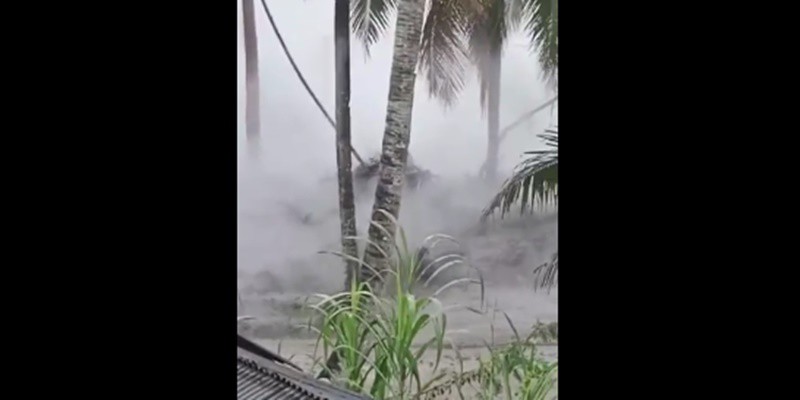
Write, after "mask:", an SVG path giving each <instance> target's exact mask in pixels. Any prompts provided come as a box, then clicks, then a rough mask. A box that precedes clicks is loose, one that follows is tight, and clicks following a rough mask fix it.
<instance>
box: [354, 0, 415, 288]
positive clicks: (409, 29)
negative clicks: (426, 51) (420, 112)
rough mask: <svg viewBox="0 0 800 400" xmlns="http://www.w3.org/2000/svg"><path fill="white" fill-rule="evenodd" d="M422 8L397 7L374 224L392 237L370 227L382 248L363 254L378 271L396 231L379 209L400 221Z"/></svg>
mask: <svg viewBox="0 0 800 400" xmlns="http://www.w3.org/2000/svg"><path fill="white" fill-rule="evenodd" d="M423 7H424V2H423V0H399V2H398V4H397V24H396V27H395V38H394V54H393V57H392V72H391V77H390V79H389V101H388V105H387V107H386V129H385V130H384V132H383V148H382V151H381V165H380V170H379V173H378V176H379V178H378V187H377V188H376V189H375V204H374V205H373V207H372V221H373V222H375V223H376V224H377V225H379V226H380V227H382V228H383V229H384V230H385V231H386V232H387V233H388V234H389V235H388V236H387V235H386V234H384V232H383V231H382V230H381V229H380V228H378V227H376V226H374V225H373V224H370V227H369V239H370V241H371V242H372V243H375V244H377V245H378V246H379V247H380V249H378V248H376V246H373V245H367V249H366V251H365V252H364V262H365V263H366V264H368V265H370V266H372V267H373V268H375V269H376V270H378V271H384V270H386V269H387V268H388V266H389V265H388V262H389V260H387V259H386V257H384V256H383V255H382V254H381V250H383V252H384V253H385V254H392V248H393V242H394V235H395V232H396V230H397V227H396V226H395V225H394V223H393V222H392V220H391V219H389V218H388V217H387V216H386V215H384V214H382V213H381V212H380V211H379V210H384V211H385V212H387V213H388V214H390V215H392V216H393V217H395V218H397V216H398V215H399V213H400V199H401V197H402V190H403V185H404V184H405V167H406V161H407V159H408V146H409V143H410V140H411V113H412V110H413V107H414V83H415V81H416V78H417V75H416V69H417V60H418V58H419V50H420V34H421V31H422V23H423ZM361 273H362V275H364V278H365V279H369V280H371V278H372V274H371V272H370V271H367V270H362V271H361Z"/></svg>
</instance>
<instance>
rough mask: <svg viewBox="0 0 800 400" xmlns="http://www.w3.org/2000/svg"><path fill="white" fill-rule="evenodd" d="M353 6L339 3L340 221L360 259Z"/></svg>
mask: <svg viewBox="0 0 800 400" xmlns="http://www.w3.org/2000/svg"><path fill="white" fill-rule="evenodd" d="M349 15H350V3H349V0H336V4H335V12H334V28H333V29H334V34H335V38H336V39H335V40H336V42H335V43H336V46H335V48H336V166H337V168H338V172H339V179H338V180H339V222H340V224H341V233H342V252H343V253H344V254H345V255H347V256H350V257H352V258H353V259H357V258H358V246H357V244H356V241H355V236H356V205H355V200H354V199H353V197H354V195H353V171H352V159H351V158H350V19H349ZM345 268H346V270H345V271H346V273H345V275H346V279H345V283H344V287H345V290H348V289H349V288H350V284H351V282H352V280H353V278H354V276H355V274H356V273H357V271H358V270H357V268H358V264H357V263H356V262H354V261H353V260H347V261H346V262H345Z"/></svg>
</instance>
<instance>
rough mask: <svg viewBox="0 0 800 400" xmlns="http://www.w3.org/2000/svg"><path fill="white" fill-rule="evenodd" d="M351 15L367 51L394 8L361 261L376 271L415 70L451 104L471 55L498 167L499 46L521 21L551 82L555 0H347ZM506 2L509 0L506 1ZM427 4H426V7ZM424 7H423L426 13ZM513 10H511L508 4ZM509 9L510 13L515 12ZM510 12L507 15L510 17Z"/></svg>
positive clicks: (398, 184) (397, 186) (387, 240)
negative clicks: (381, 128) (388, 77)
mask: <svg viewBox="0 0 800 400" xmlns="http://www.w3.org/2000/svg"><path fill="white" fill-rule="evenodd" d="M352 1H353V12H352V13H351V22H352V25H353V30H354V31H355V34H356V36H357V37H359V38H360V39H361V40H362V42H363V43H364V46H365V48H366V49H367V50H368V49H369V46H370V45H371V44H373V43H375V42H376V41H377V40H378V39H379V38H380V36H381V35H382V33H383V32H384V31H385V30H386V29H387V28H388V26H389V23H390V15H391V12H392V11H393V10H394V9H397V26H396V28H395V29H396V32H395V47H394V59H393V64H392V74H391V80H390V91H389V104H388V107H387V116H386V131H385V132H384V140H383V148H382V156H381V166H380V169H379V175H380V179H379V182H378V187H377V189H376V193H375V204H374V206H373V214H372V221H373V222H375V224H371V225H370V229H369V239H370V241H371V242H373V243H377V244H378V246H377V247H375V246H372V245H370V246H367V250H366V252H365V262H366V263H367V264H369V265H372V266H373V267H375V268H376V269H377V270H381V268H383V267H385V266H386V265H385V263H386V260H385V257H384V256H383V255H384V254H388V253H389V249H390V247H391V243H392V241H393V235H394V230H395V227H394V226H393V225H392V222H391V219H390V218H388V217H387V216H386V215H384V214H382V213H381V212H380V210H384V211H386V212H387V213H388V214H390V215H391V216H392V217H395V218H396V217H397V215H398V213H399V207H400V199H401V196H400V192H401V190H402V187H403V184H404V179H403V178H404V177H403V170H404V168H405V164H406V158H407V155H408V145H409V143H410V126H411V112H412V108H413V95H414V83H415V80H416V79H415V78H416V74H415V70H416V68H417V67H419V69H420V72H422V73H423V74H425V77H426V80H427V81H428V89H429V94H430V95H431V96H434V97H436V98H438V99H440V100H442V101H443V102H444V103H445V105H449V104H452V103H453V102H454V101H455V99H456V97H457V95H458V93H459V92H460V90H461V89H463V86H464V73H465V69H466V66H467V64H468V63H469V61H470V60H473V61H476V64H477V65H478V69H479V72H480V76H481V77H482V82H485V83H484V84H482V91H481V92H482V98H485V99H486V100H487V102H488V107H489V136H490V140H489V146H488V147H489V148H488V149H487V161H489V162H488V163H487V164H490V165H489V166H488V168H487V170H488V171H489V174H490V175H492V174H494V172H493V171H495V170H496V164H497V162H496V160H497V152H498V150H499V133H498V127H499V97H500V96H499V95H500V91H499V81H500V53H501V49H502V43H503V39H504V38H505V35H506V25H507V23H506V19H507V18H508V19H509V21H508V22H510V25H511V26H516V25H523V26H524V29H525V30H526V31H527V32H528V33H529V35H530V37H531V43H532V47H533V48H535V49H537V51H538V53H539V61H540V64H542V70H543V71H544V75H545V78H546V79H547V80H548V82H550V83H551V84H555V83H556V78H557V66H558V59H557V57H558V42H557V37H558V35H557V17H558V14H557V8H558V3H557V0H441V1H434V0H352ZM505 1H510V2H511V4H510V6H509V7H506V3H505ZM424 6H427V7H424ZM423 8H427V14H424V13H423ZM507 10H511V11H507ZM512 11H513V13H512ZM509 15H511V16H512V17H510V18H509V17H508V16H509Z"/></svg>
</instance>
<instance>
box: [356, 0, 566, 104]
mask: <svg viewBox="0 0 800 400" xmlns="http://www.w3.org/2000/svg"><path fill="white" fill-rule="evenodd" d="M425 1H426V10H427V13H426V14H425V20H424V22H423V26H422V38H421V43H420V61H419V68H420V71H421V72H422V73H423V74H424V75H425V77H426V80H427V81H428V89H429V93H430V95H431V96H433V97H436V98H437V99H439V100H441V101H442V102H443V103H444V104H445V105H451V104H453V103H454V102H455V100H456V96H457V95H458V93H459V92H460V91H461V90H462V89H463V88H464V83H465V71H466V69H467V67H468V66H469V64H470V62H472V63H474V64H475V66H476V67H477V69H478V76H479V77H480V79H481V82H482V83H481V87H482V89H481V92H482V95H481V98H482V99H484V98H485V93H484V91H485V88H484V86H485V85H484V83H483V81H484V78H486V73H487V71H488V63H487V62H488V58H487V54H488V51H489V49H490V48H494V49H501V48H502V45H503V43H504V41H505V38H506V36H507V34H508V33H509V32H510V31H511V30H512V29H522V30H524V31H525V32H526V33H527V34H528V36H529V37H530V40H531V49H532V50H534V51H536V52H537V54H538V58H539V64H540V65H541V68H542V71H543V74H544V77H545V79H546V80H547V82H549V83H550V84H551V85H552V86H555V85H557V76H558V0H441V1H439V0H436V1H433V0H425ZM396 6H397V0H352V2H351V12H350V21H351V25H352V27H353V32H354V33H355V36H356V37H357V38H358V39H360V40H361V41H362V43H363V44H364V47H365V49H367V50H368V49H369V47H370V46H371V45H372V44H374V43H375V42H377V41H378V40H379V39H380V37H381V36H382V35H383V34H384V33H385V32H386V30H387V29H388V27H389V26H390V25H391V17H392V13H393V12H394V11H395V10H396ZM483 101H484V100H482V103H483Z"/></svg>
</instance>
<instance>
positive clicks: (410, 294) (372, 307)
mask: <svg viewBox="0 0 800 400" xmlns="http://www.w3.org/2000/svg"><path fill="white" fill-rule="evenodd" d="M398 236H399V239H400V240H399V241H398V243H397V244H396V245H395V254H393V255H391V258H390V259H391V260H392V263H391V265H392V268H391V270H389V271H374V269H373V272H374V273H375V276H377V277H378V278H377V279H378V280H379V282H376V283H378V284H377V285H375V287H372V286H370V285H369V284H368V283H366V282H361V283H357V282H355V281H353V282H352V284H351V287H350V290H349V291H346V292H342V293H338V294H334V295H317V296H318V298H319V300H318V302H316V303H315V304H314V305H313V306H312V307H313V309H315V310H316V311H318V312H319V315H320V316H321V322H318V323H316V324H314V325H316V326H315V327H313V328H312V329H316V330H317V331H318V334H319V336H318V341H317V346H318V347H319V346H320V345H321V346H322V349H323V356H324V358H325V359H328V358H329V357H330V355H331V353H332V352H334V351H336V352H338V354H339V357H338V358H339V360H338V361H339V362H338V364H339V365H338V366H339V371H338V372H336V371H327V372H328V373H329V374H330V375H331V376H333V377H334V380H336V381H339V382H340V383H341V384H343V385H344V386H345V387H347V388H348V389H350V390H354V391H358V392H362V393H368V394H369V395H370V396H372V397H373V398H375V399H386V398H397V399H408V398H413V397H415V395H416V394H417V393H422V392H424V391H425V390H426V389H427V388H429V387H430V386H431V385H432V384H433V383H435V382H436V381H437V379H438V378H440V377H443V374H440V375H439V376H436V371H437V369H438V367H439V361H440V360H441V355H442V350H443V347H444V346H443V345H444V340H445V331H446V329H447V316H446V314H445V313H444V307H443V306H442V303H441V302H440V301H439V299H438V298H437V297H438V296H439V295H440V294H441V293H442V292H443V291H445V290H447V289H448V288H450V287H453V286H455V285H457V284H459V283H470V282H472V283H479V284H480V285H481V290H482V288H483V282H482V280H476V279H469V278H460V279H453V280H451V281H449V282H447V283H445V284H443V285H442V286H440V287H439V288H438V289H437V290H435V291H433V293H430V294H418V293H415V291H416V290H415V289H417V288H421V287H425V286H427V285H428V284H429V283H430V282H431V280H432V279H433V278H434V277H435V276H437V275H439V274H440V273H441V272H443V271H444V270H445V269H447V268H451V267H452V266H454V265H457V264H459V263H463V259H461V258H459V257H458V256H454V255H447V256H444V257H441V258H440V259H437V260H434V261H432V262H430V263H426V265H425V266H424V267H423V265H422V260H421V259H419V257H418V256H417V254H418V252H416V251H412V250H411V249H409V247H408V244H407V241H406V237H405V233H404V232H403V229H402V228H399V235H398ZM440 241H453V239H452V238H449V237H447V236H444V235H435V236H431V237H429V238H427V239H426V240H425V241H424V242H423V245H425V246H429V247H433V246H435V245H436V243H438V242H440ZM335 254H337V255H340V256H342V257H345V258H346V256H344V255H342V254H339V253H335ZM357 261H358V262H359V263H360V264H361V265H362V267H364V268H371V267H370V266H367V265H363V262H361V261H360V260H357ZM422 269H431V270H429V271H423V270H422ZM423 276H424V277H426V279H423V278H422V277H423ZM376 288H379V289H378V290H380V292H379V293H376V292H375V289H376ZM429 292H430V291H429ZM482 292H483V291H482ZM309 326H311V324H309ZM427 336H429V337H427ZM426 337H427V338H426ZM429 351H433V352H435V363H434V366H433V370H434V376H435V377H434V378H433V379H430V380H427V381H426V382H423V379H422V377H421V374H420V371H419V368H418V366H419V365H420V361H421V360H422V358H423V356H424V355H425V354H426V352H429ZM322 368H323V369H325V368H329V366H327V365H323V366H322Z"/></svg>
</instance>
